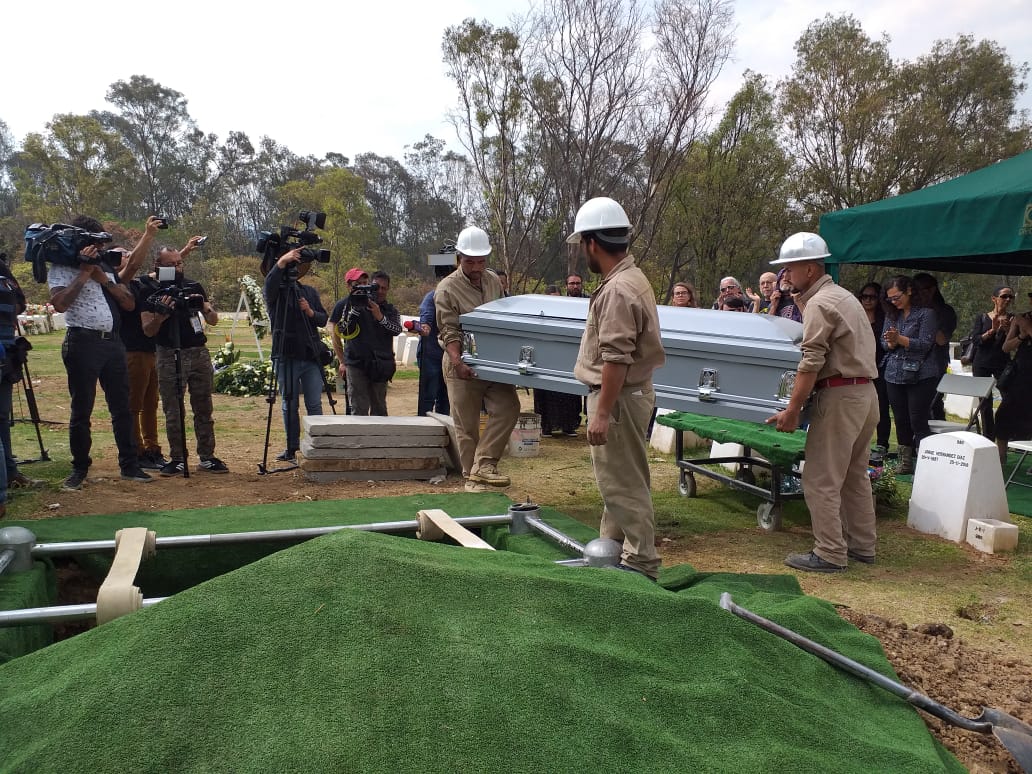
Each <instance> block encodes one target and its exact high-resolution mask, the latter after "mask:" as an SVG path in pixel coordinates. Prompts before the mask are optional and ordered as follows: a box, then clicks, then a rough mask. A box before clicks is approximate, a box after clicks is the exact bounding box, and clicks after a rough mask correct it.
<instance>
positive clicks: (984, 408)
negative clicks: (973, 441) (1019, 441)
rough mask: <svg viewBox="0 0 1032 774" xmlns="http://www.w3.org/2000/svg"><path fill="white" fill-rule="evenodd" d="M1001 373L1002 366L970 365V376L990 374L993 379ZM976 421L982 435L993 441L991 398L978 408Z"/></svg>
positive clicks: (994, 428)
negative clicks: (981, 366)
mask: <svg viewBox="0 0 1032 774" xmlns="http://www.w3.org/2000/svg"><path fill="white" fill-rule="evenodd" d="M1001 373H1003V369H1002V368H980V367H979V366H972V367H971V375H972V376H991V377H993V378H994V379H999V378H1000V374H1001ZM978 423H979V424H980V425H981V426H982V435H984V436H985V437H986V438H988V439H989V440H990V441H995V440H996V418H995V417H994V416H993V402H992V401H991V400H987V401H985V402H984V403H983V404H982V405H981V407H980V408H979V410H978Z"/></svg>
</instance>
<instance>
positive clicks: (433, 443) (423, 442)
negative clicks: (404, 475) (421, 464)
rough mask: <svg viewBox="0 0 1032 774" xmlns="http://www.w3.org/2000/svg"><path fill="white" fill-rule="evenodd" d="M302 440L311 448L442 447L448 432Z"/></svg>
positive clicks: (315, 436)
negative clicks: (394, 436) (395, 436)
mask: <svg viewBox="0 0 1032 774" xmlns="http://www.w3.org/2000/svg"><path fill="white" fill-rule="evenodd" d="M304 440H306V441H308V443H310V444H311V445H312V448H313V449H367V448H370V447H376V448H392V449H402V448H420V449H422V448H431V447H433V448H443V447H445V446H447V445H448V433H446V432H445V431H444V428H443V427H442V428H441V434H440V435H436V436H434V435H417V436H413V437H409V436H405V437H403V438H391V437H389V436H383V435H373V436H362V435H306V436H304Z"/></svg>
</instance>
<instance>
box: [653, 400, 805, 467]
mask: <svg viewBox="0 0 1032 774" xmlns="http://www.w3.org/2000/svg"><path fill="white" fill-rule="evenodd" d="M656 422H658V423H659V424H661V425H663V426H665V427H672V428H674V429H675V430H690V431H692V432H693V433H695V434H696V435H698V436H701V437H703V438H709V439H711V440H714V441H718V442H720V443H740V444H742V445H744V446H748V447H749V448H750V449H753V450H754V451H757V452H759V453H760V455H761V456H763V458H764V459H767V460H769V461H770V463H771V464H772V465H776V466H777V467H779V468H791V467H792V465H793V464H794V463H796V462H798V461H799V460H801V459H803V447H805V446H806V433H804V432H803V431H802V430H796V431H795V432H793V433H779V432H778V431H777V430H775V429H774V426H773V425H761V424H758V423H756V422H746V421H745V420H743V419H723V418H721V417H704V416H702V415H701V414H689V413H688V412H686V411H675V412H673V413H672V414H661V415H659V416H657V417H656Z"/></svg>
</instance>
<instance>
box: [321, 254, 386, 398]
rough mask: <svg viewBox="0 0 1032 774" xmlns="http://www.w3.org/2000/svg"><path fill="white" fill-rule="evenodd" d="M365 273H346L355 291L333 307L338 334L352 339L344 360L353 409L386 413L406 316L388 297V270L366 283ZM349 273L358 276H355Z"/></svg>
mask: <svg viewBox="0 0 1032 774" xmlns="http://www.w3.org/2000/svg"><path fill="white" fill-rule="evenodd" d="M356 272H358V273H357V274H356ZM363 276H365V272H362V271H361V270H360V269H352V270H351V271H349V272H348V273H347V275H346V276H345V277H344V279H345V281H347V282H348V286H349V287H350V288H351V294H350V295H348V297H347V298H345V299H342V300H340V301H338V302H337V304H336V306H334V307H333V313H332V314H331V315H330V322H332V323H334V326H333V327H334V329H336V331H337V336H338V338H339V339H340V340H343V341H344V342H346V346H345V347H344V357H343V360H341V363H342V369H343V370H344V373H345V374H346V376H347V384H348V386H347V389H348V403H349V404H350V405H351V413H352V414H354V415H357V416H360V417H364V416H374V417H376V416H379V417H385V416H387V382H389V381H390V380H391V378H393V376H394V372H395V369H396V368H397V364H396V362H395V360H394V337H395V336H397V335H398V334H400V333H401V331H402V328H401V316H400V315H399V314H398V310H397V309H395V308H394V306H393V305H392V304H389V303H388V302H387V293H388V292H389V291H390V288H391V278H390V277H389V276H388V275H387V274H385V273H384V272H382V271H378V272H374V273H373V277H372V281H371V284H369V285H365V284H364V283H362V281H361V279H362V277H363ZM348 277H354V281H349V280H348ZM337 346H339V345H335V348H336V347H337Z"/></svg>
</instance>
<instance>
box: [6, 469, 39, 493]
mask: <svg viewBox="0 0 1032 774" xmlns="http://www.w3.org/2000/svg"><path fill="white" fill-rule="evenodd" d="M42 485H43V481H41V480H40V479H38V478H29V477H28V476H26V475H25V474H24V473H21V472H18V473H15V474H14V475H12V476H8V477H7V488H8V489H31V488H32V487H36V486H42Z"/></svg>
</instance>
